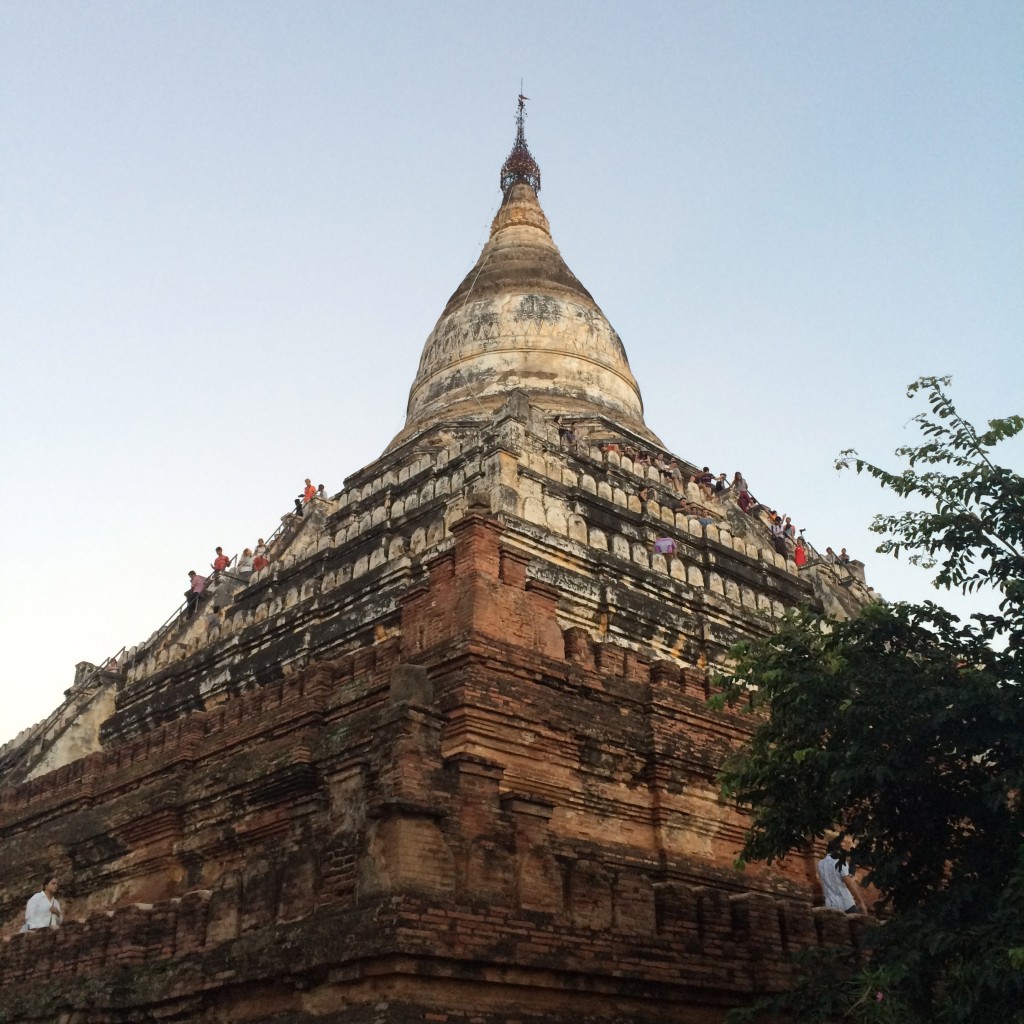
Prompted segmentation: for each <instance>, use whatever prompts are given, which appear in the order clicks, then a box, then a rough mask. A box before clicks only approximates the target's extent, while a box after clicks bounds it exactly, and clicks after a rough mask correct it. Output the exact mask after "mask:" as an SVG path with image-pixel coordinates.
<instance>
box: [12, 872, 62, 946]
mask: <svg viewBox="0 0 1024 1024" xmlns="http://www.w3.org/2000/svg"><path fill="white" fill-rule="evenodd" d="M59 888H60V883H59V882H58V881H57V876H56V875H51V876H49V877H48V878H47V879H46V881H45V882H43V888H42V889H41V890H40V891H39V892H37V893H36V894H35V895H34V896H32V897H30V899H29V901H28V903H26V904H25V923H24V925H22V928H21V930H22V931H23V932H34V931H36V929H38V928H59V927H60V924H61V922H62V921H63V920H64V915H63V913H61V909H60V901H59V900H58V899H57V890H58V889H59Z"/></svg>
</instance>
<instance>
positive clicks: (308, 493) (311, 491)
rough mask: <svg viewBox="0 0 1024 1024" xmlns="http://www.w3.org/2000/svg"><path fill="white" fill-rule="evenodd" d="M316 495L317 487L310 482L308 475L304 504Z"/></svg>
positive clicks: (303, 493)
mask: <svg viewBox="0 0 1024 1024" xmlns="http://www.w3.org/2000/svg"><path fill="white" fill-rule="evenodd" d="M315 497H316V488H315V487H314V486H313V484H312V483H311V482H310V479H309V477H308V476H307V477H306V489H305V490H304V491H303V492H302V502H303V504H309V502H311V501H312V500H313V499H314V498H315Z"/></svg>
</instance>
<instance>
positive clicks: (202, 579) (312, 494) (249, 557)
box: [185, 477, 327, 619]
mask: <svg viewBox="0 0 1024 1024" xmlns="http://www.w3.org/2000/svg"><path fill="white" fill-rule="evenodd" d="M314 498H321V499H324V500H326V498H327V494H326V492H325V490H324V485H323V484H320V485H319V486H318V487H314V486H313V483H312V482H311V481H310V479H309V477H306V483H305V487H304V488H303V490H302V493H301V494H300V495H299V496H298V497H297V498H296V499H295V511H294V513H292V514H293V515H296V516H298V517H300V518H301V517H302V516H303V515H304V512H305V507H306V506H307V505H308V504H309V503H310V502H311V501H312V500H313V499H314ZM214 554H215V556H216V557H215V558H214V559H213V561H212V562H211V563H210V569H211V570H212V571H211V573H210V574H209V575H208V576H202V575H200V574H199V573H198V572H196V571H195V569H189V571H188V578H189V588H188V590H186V591H185V615H186V617H187V618H190V619H191V618H193V617H194V616H195V614H196V612H197V611H198V609H199V602H200V601H201V599H202V596H203V594H204V593H205V592H206V588H207V587H208V586H209V585H210V584H211V583H212V582H213V581H214V579H215V578H216V577H217V576H218V575H219V574H221V573H225V574H227V575H230V576H232V577H234V578H235V579H241V580H243V581H245V582H248V580H249V577H250V576H252V574H253V573H254V572H259V571H260V569H263V568H265V567H266V566H268V565H270V554H269V552H268V549H267V542H266V541H265V540H264V539H263V538H262V537H260V538H259V539H258V540H257V541H256V545H255V547H251V548H244V549H243V550H242V553H241V554H240V555H238V556H236V557H234V558H229V557H228V556H227V555H226V554H224V549H223V548H222V547H217V548H216V549H215V551H214ZM229 570H230V572H229Z"/></svg>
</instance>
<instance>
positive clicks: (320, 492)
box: [316, 484, 327, 501]
mask: <svg viewBox="0 0 1024 1024" xmlns="http://www.w3.org/2000/svg"><path fill="white" fill-rule="evenodd" d="M316 496H317V497H318V498H320V499H321V500H323V501H326V500H327V492H326V491H325V490H324V485H323V484H317V488H316Z"/></svg>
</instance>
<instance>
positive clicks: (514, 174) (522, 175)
mask: <svg viewBox="0 0 1024 1024" xmlns="http://www.w3.org/2000/svg"><path fill="white" fill-rule="evenodd" d="M529 98H530V97H529V96H524V95H523V94H522V93H520V94H519V112H518V113H517V114H516V141H515V145H514V146H513V147H512V152H511V153H509V155H508V156H507V157H506V158H505V162H504V163H503V164H502V165H501V191H502V193H503V194H504V195H506V196H507V195H508V191H509V189H510V188H511V187H512V186H513V185H515V184H518V183H519V182H524V183H525V184H527V185H529V186H530V188H532V189H533V191H534V192H539V191H540V167H538V166H537V161H536V160H534V159H533V154H532V153H531V152H530V147H529V146H527V145H526V129H525V127H524V122H525V120H526V101H527V100H528V99H529Z"/></svg>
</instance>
